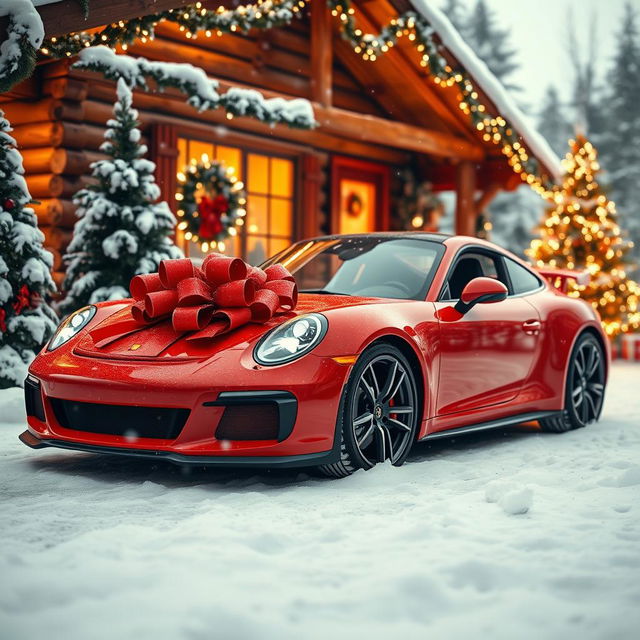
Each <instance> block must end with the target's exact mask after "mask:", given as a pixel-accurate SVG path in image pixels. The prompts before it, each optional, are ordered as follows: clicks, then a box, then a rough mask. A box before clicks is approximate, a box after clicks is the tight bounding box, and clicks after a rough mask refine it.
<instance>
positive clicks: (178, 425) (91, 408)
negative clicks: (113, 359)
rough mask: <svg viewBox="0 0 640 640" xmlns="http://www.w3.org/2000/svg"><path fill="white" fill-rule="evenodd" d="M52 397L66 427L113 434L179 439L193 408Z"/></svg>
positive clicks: (57, 418)
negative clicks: (133, 405)
mask: <svg viewBox="0 0 640 640" xmlns="http://www.w3.org/2000/svg"><path fill="white" fill-rule="evenodd" d="M49 401H50V402H51V406H52V408H53V412H54V413H55V416H56V420H57V421H58V422H59V423H60V426H62V427H64V428H65V429H73V430H75V431H87V432H88V433H104V434H106V435H111V436H127V437H132V438H134V437H137V438H159V439H162V440H175V439H176V438H177V437H178V436H179V435H180V432H181V431H182V428H183V427H184V424H185V422H186V421H187V418H188V417H189V409H166V408H164V407H130V406H125V405H117V404H95V403H93V402H75V401H74V400H61V399H60V398H49Z"/></svg>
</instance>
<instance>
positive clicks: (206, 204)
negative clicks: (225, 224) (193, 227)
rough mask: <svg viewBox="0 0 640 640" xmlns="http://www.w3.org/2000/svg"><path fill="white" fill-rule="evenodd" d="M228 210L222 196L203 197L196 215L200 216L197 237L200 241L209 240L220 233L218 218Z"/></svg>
mask: <svg viewBox="0 0 640 640" xmlns="http://www.w3.org/2000/svg"><path fill="white" fill-rule="evenodd" d="M228 209H229V203H228V201H227V199H226V198H225V197H224V196H223V195H218V196H216V197H215V198H213V199H212V198H209V197H208V196H204V197H203V198H202V199H201V200H200V202H199V203H198V213H199V214H200V227H199V229H198V236H199V237H200V238H201V239H202V240H211V239H213V238H215V237H216V236H217V235H218V234H219V233H220V232H221V231H222V222H221V220H220V218H221V217H222V214H223V213H226V212H227V211H228Z"/></svg>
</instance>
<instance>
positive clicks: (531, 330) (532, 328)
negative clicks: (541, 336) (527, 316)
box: [522, 320, 542, 336]
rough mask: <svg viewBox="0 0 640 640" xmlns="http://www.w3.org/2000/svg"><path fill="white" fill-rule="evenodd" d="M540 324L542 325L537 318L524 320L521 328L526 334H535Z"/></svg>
mask: <svg viewBox="0 0 640 640" xmlns="http://www.w3.org/2000/svg"><path fill="white" fill-rule="evenodd" d="M541 326H542V325H541V324H540V321H539V320H527V321H526V322H523V323H522V330H523V331H524V332H525V333H526V334H527V335H528V336H535V335H537V334H538V332H539V331H540V327H541Z"/></svg>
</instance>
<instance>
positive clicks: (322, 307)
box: [74, 293, 384, 361]
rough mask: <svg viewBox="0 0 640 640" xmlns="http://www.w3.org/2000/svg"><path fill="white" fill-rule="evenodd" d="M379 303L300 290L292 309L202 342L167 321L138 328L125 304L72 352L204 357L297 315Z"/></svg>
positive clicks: (127, 356) (246, 341)
mask: <svg viewBox="0 0 640 640" xmlns="http://www.w3.org/2000/svg"><path fill="white" fill-rule="evenodd" d="M382 302H384V301H383V300H381V299H380V298H361V297H355V296H336V295H322V294H310V293H301V294H300V296H299V299H298V304H297V306H296V308H295V311H292V312H288V313H283V314H279V315H277V316H275V317H274V318H272V319H271V320H270V321H269V322H266V323H264V324H254V323H250V324H247V325H245V326H243V327H239V328H238V329H235V330H233V331H230V332H229V333H225V334H223V335H221V336H218V337H216V338H213V339H212V340H211V341H208V342H207V343H206V344H204V345H203V344H194V343H193V342H189V341H188V340H187V339H186V338H187V337H188V335H189V334H177V333H175V332H174V331H173V328H172V327H171V323H170V322H169V321H164V322H160V323H158V324H154V325H151V326H148V327H141V326H140V325H139V324H136V322H135V321H134V320H133V318H132V317H131V305H130V304H129V305H127V306H126V307H124V308H121V309H119V310H118V311H116V312H115V313H113V314H111V315H110V316H108V317H107V318H105V319H104V320H102V322H99V323H98V324H97V325H95V326H94V327H91V328H90V329H88V330H87V331H85V332H84V333H83V334H82V335H81V337H80V339H79V340H78V341H77V342H76V344H75V346H74V353H76V354H77V355H81V356H85V357H97V358H111V359H119V360H138V361H140V360H149V359H159V358H160V359H165V358H171V359H193V358H198V359H205V358H208V357H211V356H212V355H215V354H216V353H218V352H220V351H223V350H226V349H244V348H246V347H247V346H248V345H249V344H250V343H251V342H253V341H255V340H257V339H258V338H260V336H262V335H264V334H265V333H266V332H267V331H270V330H271V329H273V328H274V327H275V326H277V325H279V324H281V323H282V322H285V321H286V320H289V319H290V318H293V317H295V316H298V315H303V314H305V313H312V312H320V313H324V312H331V310H333V309H342V308H345V307H355V306H361V305H370V304H380V303H382Z"/></svg>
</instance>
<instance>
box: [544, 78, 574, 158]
mask: <svg viewBox="0 0 640 640" xmlns="http://www.w3.org/2000/svg"><path fill="white" fill-rule="evenodd" d="M538 131H539V132H540V133H541V134H542V135H543V136H544V137H545V138H546V140H547V142H548V143H549V144H550V145H551V148H552V149H553V150H554V151H555V152H556V153H557V154H558V156H562V155H563V154H564V152H565V149H566V148H567V141H568V140H569V138H571V136H572V135H573V131H572V129H571V125H570V124H569V121H568V120H567V119H566V118H565V116H564V111H563V107H562V103H561V102H560V96H559V95H558V90H557V89H556V88H555V87H554V86H553V85H549V86H548V87H547V92H546V94H545V97H544V102H543V103H542V108H541V109H540V113H539V114H538Z"/></svg>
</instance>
